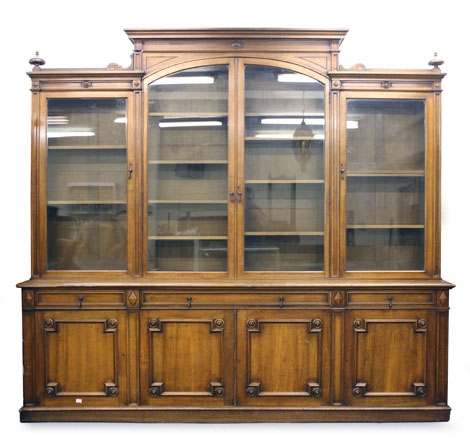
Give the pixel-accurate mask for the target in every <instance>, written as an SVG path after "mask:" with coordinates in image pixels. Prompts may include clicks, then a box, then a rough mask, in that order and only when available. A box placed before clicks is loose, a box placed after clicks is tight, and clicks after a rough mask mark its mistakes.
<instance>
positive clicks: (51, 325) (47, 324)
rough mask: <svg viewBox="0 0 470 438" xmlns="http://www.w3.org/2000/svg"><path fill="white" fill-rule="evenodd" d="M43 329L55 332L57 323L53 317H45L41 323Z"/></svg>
mask: <svg viewBox="0 0 470 438" xmlns="http://www.w3.org/2000/svg"><path fill="white" fill-rule="evenodd" d="M43 327H44V331H46V332H55V331H57V325H56V322H55V320H54V319H53V318H46V319H45V320H44V323H43Z"/></svg>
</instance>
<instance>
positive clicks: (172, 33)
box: [125, 29, 348, 73]
mask: <svg viewBox="0 0 470 438" xmlns="http://www.w3.org/2000/svg"><path fill="white" fill-rule="evenodd" d="M125 32H126V33H127V35H128V36H129V38H130V39H131V41H132V42H133V43H134V55H133V67H134V69H141V70H145V71H152V70H157V69H160V68H161V64H162V63H165V62H166V61H169V60H170V59H171V58H173V57H175V56H181V54H182V53H185V52H186V53H195V52H196V53H206V54H207V53H210V54H211V56H214V54H216V55H220V56H234V55H235V54H240V55H241V56H256V53H259V52H263V53H267V52H276V53H278V54H279V53H289V54H290V55H291V56H292V55H294V56H297V57H299V58H302V60H303V62H302V63H305V62H307V63H310V64H312V68H313V69H314V70H317V71H319V72H322V73H326V72H327V71H329V70H336V69H337V68H338V67H339V63H338V54H339V46H340V45H341V42H342V41H343V38H344V37H345V35H346V33H347V32H348V31H347V30H346V29H126V30H125Z"/></svg>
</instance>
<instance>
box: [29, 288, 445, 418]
mask: <svg viewBox="0 0 470 438" xmlns="http://www.w3.org/2000/svg"><path fill="white" fill-rule="evenodd" d="M155 293H156V292H155ZM426 293H427V294H428V295H429V293H430V292H429V291H428V292H426ZM431 293H433V292H431ZM439 294H440V295H439ZM69 295H70V294H69ZM69 295H67V297H68V296H69ZM339 295H341V297H343V296H344V294H343V293H341V294H339ZM418 295H419V294H418ZM428 295H426V303H428V304H427V305H421V304H420V305H419V306H416V308H408V309H407V308H392V306H391V305H390V304H389V301H391V300H389V299H388V300H387V302H386V303H387V304H386V308H384V307H383V306H382V301H383V300H379V303H380V304H379V305H380V306H382V308H375V309H374V308H370V307H371V305H370V304H368V305H367V306H368V307H367V306H366V307H359V306H358V305H357V304H356V303H355V304H352V305H351V307H347V305H346V306H344V307H340V306H342V305H343V301H341V300H340V299H338V300H334V299H335V298H336V297H337V296H338V293H336V294H335V293H334V292H333V293H332V295H331V297H332V299H333V301H332V302H334V303H335V304H336V305H337V307H336V308H333V307H330V308H329V307H327V306H325V305H323V304H322V305H318V307H315V306H313V305H311V306H310V307H309V306H305V307H303V308H302V307H301V306H298V307H296V308H292V307H288V308H282V307H280V308H279V307H278V308H277V309H276V308H260V307H259V306H256V307H255V306H253V307H249V306H245V307H244V306H243V305H240V306H239V307H238V308H237V307H235V306H233V305H232V303H230V306H231V307H225V308H224V306H223V304H221V306H220V308H219V309H216V308H206V309H200V308H191V306H190V305H188V307H187V308H186V309H182V308H181V307H180V308H177V309H169V308H161V309H160V308H155V309H151V308H140V307H139V293H138V291H137V292H135V293H134V292H131V293H129V294H128V297H130V298H131V300H130V301H129V302H131V304H132V306H134V307H133V308H127V309H126V310H125V309H122V308H121V309H119V308H117V309H107V308H103V309H99V308H96V309H87V308H81V306H80V307H78V308H77V309H75V310H67V309H62V310H61V309H55V308H50V309H47V308H46V309H45V308H44V306H46V304H43V301H36V302H37V303H39V305H40V306H41V307H39V306H38V307H36V308H32V303H33V302H34V301H33V299H31V300H29V299H28V300H27V303H28V304H29V305H31V308H29V309H24V311H23V326H24V369H25V376H24V382H25V392H24V394H25V403H24V407H23V408H22V414H21V415H22V420H23V421H41V419H44V421H54V419H60V418H67V419H77V420H79V419H83V420H91V421H95V420H94V419H96V421H100V420H102V421H104V420H105V418H108V420H109V421H198V419H199V420H201V421H231V420H233V421H289V420H290V421H309V420H310V421H339V420H344V421H356V420H357V421H359V420H361V421H406V420H408V421H418V420H426V421H443V420H447V419H448V417H449V408H448V406H447V318H448V307H447V306H448V300H447V299H446V300H443V299H441V300H440V301H439V299H438V298H439V297H442V296H443V295H442V292H440V291H438V292H436V294H435V297H436V300H435V301H433V300H432V299H430V298H429V296H428ZM25 296H26V298H30V296H29V295H28V294H25ZM80 296H81V295H80ZM67 297H65V298H67ZM445 297H446V298H447V295H445ZM59 298H60V297H59ZM65 298H63V299H62V298H60V300H62V301H63V300H65ZM366 298H367V299H368V300H369V301H370V302H371V299H372V298H373V297H372V298H371V297H369V296H367V297H366ZM379 298H380V297H379ZM243 299H244V300H245V301H246V299H245V298H243ZM361 299H362V298H361ZM214 300H215V298H214ZM214 300H213V301H214ZM233 300H236V297H233ZM62 301H61V302H62ZM336 301H337V302H336ZM396 301H397V302H398V301H399V300H398V299H397V300H396ZM415 301H416V302H417V303H420V302H421V301H422V300H421V296H418V299H416V300H415ZM64 302H65V301H64ZM434 302H437V304H436V305H434V304H433V303H434ZM98 304H99V303H98ZM98 304H97V306H98ZM106 305H109V303H108V302H106ZM121 305H122V304H121ZM211 305H213V304H211ZM93 306H95V304H93ZM352 306H358V307H357V308H353V307H352ZM397 306H398V305H397ZM426 306H427V307H426ZM107 408H109V412H108V411H107V410H106V409H107ZM93 409H95V411H93ZM113 409H114V410H116V409H117V411H113ZM204 409H206V410H207V411H205V410H204ZM105 411H106V412H108V413H107V414H106V415H109V417H106V415H105V414H104V412H105ZM80 412H81V413H82V414H83V417H80V415H81V414H79V413H80ZM87 412H88V413H87ZM115 412H121V413H122V414H123V416H122V417H118V416H117V414H116V416H114V413H115ZM132 412H134V413H133V414H132ZM143 412H145V414H143ZM196 412H199V413H200V416H199V417H198V416H197V415H196ZM209 412H212V413H213V414H214V417H210V415H209V414H208V413H209ZM230 412H232V414H233V417H230V415H232V414H231V413H230ZM241 412H244V414H243V415H244V416H243V415H242V414H241ZM276 412H277V413H278V414H279V415H280V417H275V416H274V413H276ZM322 412H323V414H321V413H322ZM100 413H101V414H102V416H101V417H100V415H101V414H100ZM185 413H186V414H187V416H186V417H185ZM281 414H282V415H281ZM41 415H43V417H41ZM54 415H57V416H56V417H54ZM74 415H77V416H76V417H74ZM133 415H135V418H133V417H132V416H133ZM309 415H310V417H309ZM321 415H324V416H323V417H322V416H321ZM44 416H45V417H44ZM61 416H62V417H61ZM94 416H95V417H94ZM47 418H48V419H47ZM165 418H166V420H165ZM126 419H127V420H126Z"/></svg>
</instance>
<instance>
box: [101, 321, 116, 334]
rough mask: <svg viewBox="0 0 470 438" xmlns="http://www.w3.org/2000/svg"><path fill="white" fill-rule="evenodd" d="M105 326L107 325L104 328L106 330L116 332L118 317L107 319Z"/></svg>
mask: <svg viewBox="0 0 470 438" xmlns="http://www.w3.org/2000/svg"><path fill="white" fill-rule="evenodd" d="M104 327H105V328H104V331H105V332H115V331H116V330H117V328H118V322H117V319H114V318H110V319H107V320H106V323H105V325H104Z"/></svg>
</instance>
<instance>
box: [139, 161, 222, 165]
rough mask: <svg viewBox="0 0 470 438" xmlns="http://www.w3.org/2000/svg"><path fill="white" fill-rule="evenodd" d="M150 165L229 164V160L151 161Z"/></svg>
mask: <svg viewBox="0 0 470 438" xmlns="http://www.w3.org/2000/svg"><path fill="white" fill-rule="evenodd" d="M148 163H149V164H228V160H150V161H149V162H148Z"/></svg>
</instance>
